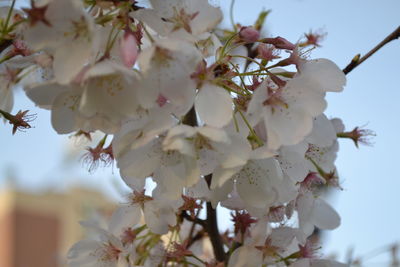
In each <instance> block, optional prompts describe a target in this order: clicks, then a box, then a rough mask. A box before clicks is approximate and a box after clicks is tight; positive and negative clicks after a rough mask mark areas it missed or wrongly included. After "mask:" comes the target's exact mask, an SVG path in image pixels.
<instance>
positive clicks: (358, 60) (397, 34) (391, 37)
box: [343, 26, 400, 74]
mask: <svg viewBox="0 0 400 267" xmlns="http://www.w3.org/2000/svg"><path fill="white" fill-rule="evenodd" d="M399 37H400V26H399V27H397V29H396V30H395V31H394V32H392V33H391V34H389V35H388V36H387V37H386V38H385V39H383V41H382V42H380V43H379V44H378V45H377V46H375V47H374V48H372V49H371V51H369V52H368V53H367V54H365V55H364V56H363V57H360V54H358V55H356V56H355V57H354V58H353V59H352V60H351V62H350V63H349V65H347V66H346V68H344V69H343V72H344V74H348V73H349V72H350V71H352V70H353V69H355V68H356V67H357V66H358V65H360V64H361V63H363V62H364V61H365V60H367V59H368V58H369V57H370V56H372V55H373V54H374V53H375V52H376V51H378V50H379V49H381V48H382V47H383V46H384V45H386V44H387V43H390V42H391V41H393V40H396V39H398V38H399Z"/></svg>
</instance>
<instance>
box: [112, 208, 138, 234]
mask: <svg viewBox="0 0 400 267" xmlns="http://www.w3.org/2000/svg"><path fill="white" fill-rule="evenodd" d="M141 215H142V212H141V210H140V208H139V207H138V206H136V205H130V206H121V207H119V208H118V209H117V210H116V211H115V212H114V214H113V215H112V216H111V219H110V223H109V226H108V229H109V231H110V232H111V233H112V234H114V235H115V236H120V235H121V234H122V233H123V231H124V230H125V229H126V228H129V227H132V228H133V227H134V226H135V225H136V224H137V223H138V222H139V221H140V218H141Z"/></svg>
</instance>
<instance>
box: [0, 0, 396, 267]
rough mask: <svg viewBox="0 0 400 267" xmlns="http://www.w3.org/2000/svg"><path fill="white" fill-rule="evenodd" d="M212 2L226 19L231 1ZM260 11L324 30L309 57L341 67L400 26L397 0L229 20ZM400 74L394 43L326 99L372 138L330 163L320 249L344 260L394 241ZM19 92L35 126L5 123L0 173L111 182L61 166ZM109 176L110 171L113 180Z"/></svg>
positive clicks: (240, 10)
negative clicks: (330, 225)
mask: <svg viewBox="0 0 400 267" xmlns="http://www.w3.org/2000/svg"><path fill="white" fill-rule="evenodd" d="M214 2H216V1H214ZM217 2H218V1H217ZM219 2H220V3H221V5H222V6H223V7H224V9H225V11H226V12H225V14H228V12H227V11H228V6H229V3H230V0H220V1H219ZM263 7H264V8H265V9H272V13H271V14H270V16H269V17H268V19H267V24H266V25H267V32H268V33H269V34H270V35H272V36H277V35H280V36H283V37H285V38H286V39H288V40H291V41H293V42H295V41H297V40H298V39H299V38H300V37H301V35H302V34H303V33H304V32H308V30H310V29H320V28H321V29H323V30H324V31H326V32H327V33H328V35H327V37H326V39H325V41H324V42H323V47H322V48H320V49H316V50H315V51H313V53H312V57H313V58H317V57H325V58H329V59H331V60H333V61H335V62H336V63H337V64H338V65H339V66H340V67H345V66H346V65H347V63H348V62H349V61H350V60H351V58H352V57H353V56H354V55H355V54H357V53H366V52H367V51H369V50H370V49H371V48H372V47H373V46H374V45H375V44H377V43H378V42H380V41H381V40H382V39H383V38H384V37H385V36H386V35H388V34H389V33H390V32H392V31H393V30H394V29H395V28H396V27H398V26H399V25H400V15H399V12H400V1H399V0H380V1H378V0H375V1H373V0H335V1H332V0H246V1H245V0H237V1H236V6H235V13H234V14H235V19H236V21H238V22H240V23H241V24H242V25H247V24H252V23H253V21H254V20H255V18H256V16H257V14H258V12H259V11H260V10H261V9H262V8H263ZM399 77H400V40H398V41H394V42H392V43H390V44H388V45H387V46H385V47H384V48H383V49H381V51H379V52H378V53H377V54H376V55H374V56H373V57H371V58H370V59H369V60H367V61H366V62H364V63H363V64H362V65H361V66H360V67H358V68H356V69H355V70H354V71H353V72H351V73H350V74H349V75H348V82H347V86H346V88H345V91H344V92H343V93H341V94H330V95H329V96H328V101H329V107H328V110H327V112H326V113H327V115H328V116H329V117H340V118H342V119H343V121H344V123H345V125H346V126H347V128H348V129H349V130H350V129H352V128H353V127H355V126H360V125H364V124H366V123H368V125H367V127H368V128H370V129H373V130H374V131H375V132H376V134H377V136H376V137H375V138H374V145H373V146H372V147H365V146H361V147H360V149H357V148H355V147H354V145H353V144H352V143H351V142H350V141H348V140H343V141H342V142H340V152H339V156H338V160H337V166H338V169H339V173H340V177H341V181H342V187H343V188H344V191H342V192H339V193H338V194H336V195H334V196H333V197H332V202H333V204H334V206H335V207H336V209H337V210H338V211H339V213H340V215H341V217H342V225H341V226H340V228H339V229H337V230H335V231H333V232H332V234H329V237H328V238H327V242H326V244H325V251H337V252H339V253H340V255H344V252H345V251H346V250H347V249H348V248H350V247H351V246H354V248H355V254H357V255H360V254H365V253H367V252H369V251H370V250H372V249H375V248H378V247H381V246H383V245H386V244H388V243H390V242H395V241H398V242H399V241H400V228H399V223H400V213H399V212H400V208H399V204H400V174H399V171H398V170H397V169H396V167H397V166H399V165H400V157H399V156H398V155H399V151H400V142H399V140H398V138H399V136H400V125H399V123H400V120H399V118H398V116H399V115H400V103H399V102H400V85H399V80H398V79H399ZM18 95H20V96H21V97H18V98H17V102H16V105H15V110H18V109H19V108H21V109H27V108H28V109H31V110H34V112H35V113H37V114H38V118H37V119H36V120H35V121H34V125H35V128H34V129H30V130H29V131H27V132H26V133H17V134H16V135H15V136H11V130H10V127H9V126H1V127H0V144H1V147H2V152H1V154H0V171H1V172H2V173H4V172H6V171H7V170H8V171H7V172H14V173H15V175H16V176H17V177H19V184H20V185H22V186H24V187H25V188H35V189H40V188H44V187H49V186H56V187H62V186H63V185H65V184H66V183H69V182H71V181H77V180H80V181H86V182H85V183H88V184H96V185H98V184H107V185H111V184H112V182H110V181H109V180H110V177H111V176H113V175H112V172H111V171H109V170H107V171H98V172H96V173H95V174H94V175H86V174H84V172H83V171H81V170H78V168H76V167H74V166H73V165H65V164H64V167H67V168H62V169H60V166H61V165H62V164H61V161H62V158H63V157H62V156H61V155H60V151H62V150H63V149H64V146H65V140H66V139H67V137H66V136H57V135H56V134H55V132H54V131H53V130H52V129H51V127H50V120H49V113H48V112H46V111H42V110H38V109H36V108H34V107H33V106H32V105H31V104H29V102H28V100H26V99H25V98H24V97H22V93H21V92H20V93H19V94H18ZM10 170H14V171H10ZM60 173H61V175H60ZM116 173H118V171H117V170H114V176H115V174H116ZM71 176H73V177H71ZM67 181H68V182H67ZM379 260H380V259H379ZM371 262H374V260H372V261H371ZM368 266H382V265H379V264H376V265H374V264H371V265H368Z"/></svg>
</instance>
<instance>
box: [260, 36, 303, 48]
mask: <svg viewBox="0 0 400 267" xmlns="http://www.w3.org/2000/svg"><path fill="white" fill-rule="evenodd" d="M262 42H263V43H266V44H272V45H274V46H275V47H276V48H278V49H287V50H293V49H294V48H295V47H296V46H295V45H294V44H292V43H291V42H289V41H288V40H286V39H285V38H283V37H280V36H278V37H275V38H264V39H262Z"/></svg>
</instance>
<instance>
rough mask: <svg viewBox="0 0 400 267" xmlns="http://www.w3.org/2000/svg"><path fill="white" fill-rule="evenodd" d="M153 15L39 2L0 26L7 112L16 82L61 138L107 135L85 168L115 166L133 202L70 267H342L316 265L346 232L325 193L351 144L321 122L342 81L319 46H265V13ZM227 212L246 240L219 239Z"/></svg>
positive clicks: (337, 128) (202, 1) (153, 11)
mask: <svg viewBox="0 0 400 267" xmlns="http://www.w3.org/2000/svg"><path fill="white" fill-rule="evenodd" d="M14 2H15V1H14ZM149 2H150V5H147V6H146V5H145V6H140V5H139V4H138V3H137V2H136V1H133V0H125V1H122V0H121V1H106V0H102V1H99V0H84V1H83V0H46V1H32V2H31V7H30V8H25V9H23V12H21V11H16V10H13V8H12V7H11V8H7V9H6V10H2V13H1V14H0V15H1V16H2V17H1V21H2V25H3V26H4V25H5V26H4V27H3V28H4V29H3V33H6V34H7V35H3V36H2V38H3V39H2V42H3V43H4V44H6V42H8V43H7V44H9V45H7V46H6V48H5V49H3V51H2V53H1V55H0V58H1V62H2V64H1V65H0V78H1V79H2V81H3V82H2V85H1V87H0V96H1V98H0V110H2V111H4V112H6V113H7V114H9V113H8V112H10V111H11V109H12V106H13V92H12V88H14V86H15V85H16V84H20V85H22V86H23V87H24V90H25V92H26V94H27V96H28V97H29V98H30V99H31V100H32V101H33V102H34V103H35V104H36V105H37V106H39V107H41V108H44V109H48V110H51V123H52V126H53V128H54V129H55V131H56V132H57V133H59V134H74V133H75V134H78V135H80V134H82V133H84V134H85V136H86V135H87V136H89V137H90V133H91V132H94V131H101V132H103V133H104V134H105V137H104V138H103V139H102V141H100V143H99V144H98V145H97V146H96V147H94V148H88V149H87V151H88V152H87V154H86V155H85V156H84V161H85V162H87V163H88V164H89V165H90V166H89V170H90V171H92V170H93V169H94V168H95V167H96V166H98V165H110V164H111V162H112V161H114V160H115V161H116V165H117V167H118V168H119V171H120V174H121V177H122V179H123V180H124V181H125V183H126V184H127V185H129V187H130V188H131V189H132V193H131V194H130V195H129V196H127V200H126V202H125V203H124V204H123V205H121V207H120V208H118V210H116V211H115V213H114V214H113V215H112V217H111V219H110V221H109V224H108V225H107V226H101V225H100V224H96V223H85V224H84V226H85V227H86V228H88V229H90V230H91V231H93V232H94V233H95V238H94V239H85V240H82V241H79V242H78V243H77V244H75V245H74V246H73V247H72V248H71V250H70V253H69V255H68V257H69V263H70V266H72V267H77V266H85V267H86V266H87V267H90V266H102V267H114V266H118V267H121V266H127V267H128V266H172V265H170V264H175V265H174V266H177V265H178V266H189V265H193V266H230V267H233V266H235V267H236V266H237V267H239V266H293V267H295V266H344V265H343V264H340V263H338V262H335V261H332V260H324V259H319V257H318V251H317V250H318V248H317V247H316V246H315V245H314V243H313V239H312V234H313V232H314V230H315V229H316V228H318V229H334V228H336V227H338V226H339V224H340V217H339V215H338V214H337V213H336V211H335V210H334V209H333V208H332V207H331V206H330V205H329V204H328V203H327V202H326V201H324V200H323V198H322V197H320V195H321V192H322V189H324V188H326V187H333V188H340V181H339V180H338V176H337V172H336V168H335V165H334V161H335V158H336V153H337V151H338V142H337V137H338V136H341V135H343V134H344V133H345V132H344V127H343V125H342V123H341V121H340V120H339V119H332V120H329V119H328V118H327V117H326V116H325V115H324V114H323V112H324V110H325V108H326V105H327V103H326V100H325V95H326V93H327V92H340V91H342V90H343V87H344V85H345V83H346V78H345V75H344V73H343V72H342V71H341V70H340V69H339V68H338V67H337V66H336V65H335V64H334V63H333V62H332V61H330V60H328V59H324V58H319V59H309V50H307V49H308V48H310V46H315V45H317V41H318V39H319V37H318V38H317V37H316V36H312V35H311V34H309V35H308V36H307V40H306V41H303V42H299V43H292V42H290V41H288V40H286V39H285V38H283V37H279V36H278V37H263V36H262V26H263V22H264V19H265V17H266V16H267V14H268V12H262V13H261V14H260V16H259V18H258V19H257V21H256V23H255V24H254V25H249V26H241V25H239V24H236V25H234V27H233V29H231V30H229V29H225V30H221V29H220V28H218V25H219V23H220V22H221V21H222V19H223V16H222V13H221V10H220V9H219V8H218V7H215V6H212V5H210V4H209V3H208V1H207V0H150V1H149ZM9 10H10V11H9ZM3 11H6V12H3ZM4 14H5V15H4ZM3 15H4V16H3ZM3 43H2V45H3ZM2 114H3V113H2ZM22 115H25V113H23V114H22ZM20 117H23V116H20ZM6 119H7V118H6ZM16 127H17V128H18V127H25V128H27V126H24V124H20V125H19V126H16ZM358 133H359V134H362V131H358ZM338 134H339V135H338ZM107 136H109V137H110V136H112V142H111V144H110V145H109V146H108V147H105V146H104V145H105V139H106V137H107ZM358 140H361V139H360V137H358ZM146 179H151V180H152V181H153V182H155V183H156V188H155V189H154V190H153V191H152V192H149V190H148V189H147V188H146V187H145V184H146ZM218 205H220V206H223V207H225V208H227V209H230V210H231V211H232V220H233V222H234V230H233V229H232V231H231V230H228V231H227V232H226V233H224V234H221V233H220V232H219V230H218V226H217V224H216V222H217V221H216V208H217V206H218ZM203 208H206V209H207V212H206V213H207V214H206V215H204V214H203V213H202V209H203ZM204 217H206V218H204Z"/></svg>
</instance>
